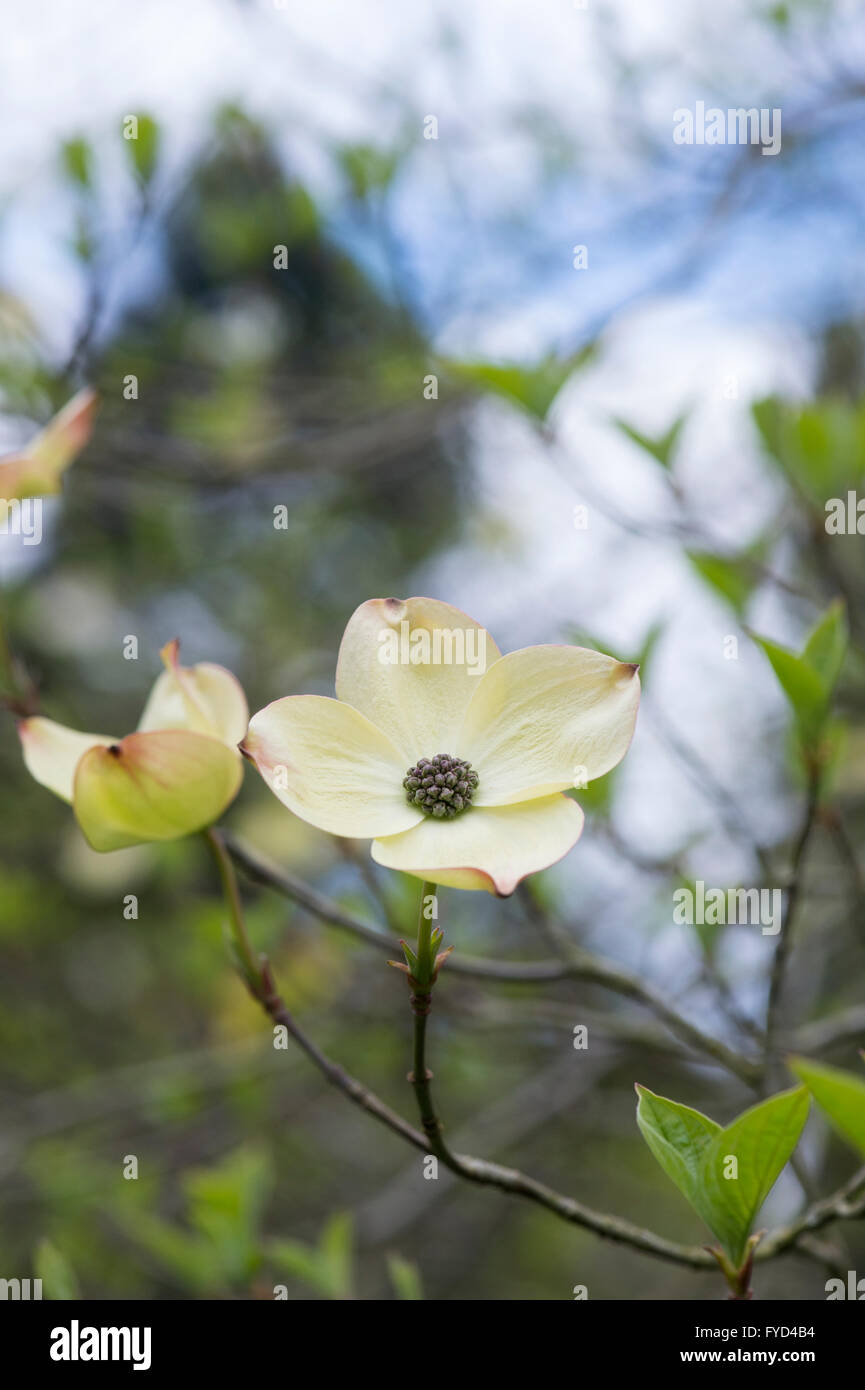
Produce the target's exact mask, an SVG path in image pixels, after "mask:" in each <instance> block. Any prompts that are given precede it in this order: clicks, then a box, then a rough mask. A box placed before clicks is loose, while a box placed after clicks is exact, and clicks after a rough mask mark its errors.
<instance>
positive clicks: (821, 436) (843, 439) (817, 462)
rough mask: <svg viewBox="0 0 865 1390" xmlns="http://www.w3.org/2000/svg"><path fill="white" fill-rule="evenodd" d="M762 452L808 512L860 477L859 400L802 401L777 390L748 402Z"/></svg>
mask: <svg viewBox="0 0 865 1390" xmlns="http://www.w3.org/2000/svg"><path fill="white" fill-rule="evenodd" d="M751 410H752V415H753V418H754V423H755V424H756V426H757V429H758V430H759V432H760V435H761V438H762V442H763V445H764V447H765V449H766V452H767V453H768V454H769V455H770V457H771V458H772V459H773V460H774V461H775V463H776V464H777V465H778V467H779V468H780V469H781V471H782V472H783V473H784V475H785V477H786V478H787V480H788V482H790V483H791V484H792V486H793V488H794V489H795V492H796V493H797V495H798V496H799V498H800V499H801V500H803V501H804V502H805V503H806V504H807V505H808V508H809V510H810V511H811V512H812V514H813V515H814V516H815V517H817V516H819V517H820V518H821V519H825V510H826V502H827V500H828V499H830V498H832V497H844V496H845V495H846V492H847V489H848V488H851V487H852V488H855V487H856V486H857V484H858V483H859V481H860V480H861V479H862V478H863V477H865V400H859V401H856V402H855V403H850V402H847V401H843V400H839V399H836V398H832V397H829V398H826V399H822V400H817V401H809V402H807V403H806V404H805V405H798V404H792V403H790V402H788V401H783V400H781V399H780V398H778V397H777V396H769V397H767V398H766V399H765V400H762V401H757V402H755V404H754V405H753V406H752V408H751Z"/></svg>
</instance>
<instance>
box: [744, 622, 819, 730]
mask: <svg viewBox="0 0 865 1390" xmlns="http://www.w3.org/2000/svg"><path fill="white" fill-rule="evenodd" d="M754 641H755V642H757V644H758V645H759V646H761V647H762V648H763V651H764V652H765V653H766V655H767V657H768V658H769V661H770V662H771V665H772V670H773V671H774V672H775V675H776V676H777V677H778V683H779V684H780V686H781V688H782V690H783V691H784V694H785V695H786V696H787V699H788V700H789V702H790V705H791V708H792V710H793V713H794V715H795V716H796V722H797V724H798V726H799V731H800V733H801V735H802V738H803V739H804V741H805V742H806V743H808V744H812V743H814V742H815V741H816V739H817V737H818V736H819V733H820V729H821V728H822V726H823V721H824V719H825V717H826V713H827V704H828V701H827V696H826V688H825V685H824V683H823V680H822V678H821V676H820V675H818V673H817V672H816V671H815V670H814V667H813V666H811V665H809V663H808V662H807V661H805V660H804V659H803V658H802V657H801V656H796V654H795V653H794V652H791V651H788V650H787V648H786V647H779V646H778V645H777V643H775V642H770V641H769V640H768V639H767V638H765V637H757V636H756V635H754Z"/></svg>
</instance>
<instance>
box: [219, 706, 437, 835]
mask: <svg viewBox="0 0 865 1390" xmlns="http://www.w3.org/2000/svg"><path fill="white" fill-rule="evenodd" d="M243 751H244V752H245V753H246V755H247V756H248V757H249V758H251V759H252V761H253V762H254V763H255V765H256V767H257V768H258V770H259V772H260V773H261V775H262V777H263V778H264V780H265V782H267V784H268V786H269V787H270V789H271V791H273V792H274V793H275V794H276V796H278V797H279V799H280V801H281V802H282V803H283V805H285V806H287V807H288V809H289V810H290V811H293V812H294V814H295V815H296V816H300V817H301V819H302V820H305V821H309V823H310V825H315V826H318V828H319V830H326V831H328V833H329V834H331V835H348V836H351V837H353V838H357V839H360V840H366V839H372V837H373V836H374V835H394V834H396V833H397V832H398V831H400V830H407V829H408V828H409V826H412V825H417V823H418V821H420V820H422V819H423V814H422V812H420V811H417V810H414V809H412V807H411V806H409V805H408V803H407V801H406V794H405V791H404V789H403V785H402V783H403V778H404V777H405V775H406V773H407V771H408V766H407V763H406V758H405V755H404V754H402V753H399V752H398V751H397V750H396V748H395V747H394V746H393V744H392V743H391V741H390V739H389V738H388V737H387V736H386V735H385V734H383V733H382V732H381V730H380V729H378V728H376V726H375V725H374V724H372V723H370V721H369V720H368V719H367V718H366V716H365V715H363V714H361V713H360V712H359V711H358V710H356V709H352V707H351V705H344V704H342V703H341V701H339V700H331V699H328V698H326V697H325V696H324V695H289V696H288V697H287V698H286V699H284V700H276V701H274V703H273V704H272V705H268V706H267V707H266V708H265V709H263V710H259V712H258V714H255V715H253V717H252V720H251V721H250V725H249V732H248V733H247V735H246V738H245V739H244V741H243Z"/></svg>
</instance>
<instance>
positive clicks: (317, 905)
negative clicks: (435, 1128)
mask: <svg viewBox="0 0 865 1390" xmlns="http://www.w3.org/2000/svg"><path fill="white" fill-rule="evenodd" d="M220 834H221V836H222V839H223V842H224V845H225V848H226V850H227V852H228V853H229V854H230V855H231V857H232V858H233V859H234V861H235V862H236V863H237V864H238V865H239V866H240V868H241V869H243V871H244V873H246V874H247V876H248V877H249V878H251V879H253V880H254V881H255V882H257V883H261V884H264V885H265V886H266V887H268V888H271V889H274V890H275V891H276V892H278V893H281V894H282V895H283V897H287V898H290V899H291V900H292V901H293V902H296V903H298V904H299V905H300V906H301V907H304V908H306V910H307V911H308V912H311V913H312V914H313V916H315V917H318V918H319V919H320V920H321V921H323V922H328V923H330V924H331V925H332V926H335V927H340V928H341V929H342V930H344V931H348V932H351V933H352V934H353V935H354V936H356V937H360V938H361V940H363V941H367V942H369V943H370V944H371V945H374V946H379V947H383V948H384V949H386V950H389V951H397V952H398V951H399V949H400V946H399V940H398V938H397V937H396V936H394V935H392V934H391V933H390V932H387V931H384V930H382V929H381V928H379V927H374V926H371V925H370V924H369V923H368V922H364V921H363V920H362V919H361V918H359V917H357V916H355V915H354V914H353V913H350V912H347V911H346V910H345V909H344V908H341V907H340V906H339V904H338V903H335V902H334V901H333V900H332V899H331V898H328V897H326V896H325V895H324V894H323V893H319V892H318V890H317V889H315V888H312V887H310V885H309V884H307V883H304V882H303V881H302V880H301V879H299V878H297V877H296V876H295V875H294V874H292V873H290V872H289V871H288V870H286V869H277V868H275V867H274V866H273V865H271V864H268V863H266V862H265V861H264V860H263V859H261V858H260V857H259V856H258V855H256V854H253V853H252V851H250V850H249V849H247V848H246V847H245V846H243V845H241V844H240V843H239V841H238V840H236V839H235V838H234V837H233V836H231V835H228V834H227V833H226V832H224V831H221V832H220ZM560 947H561V950H562V956H561V958H560V959H558V960H536V961H493V960H482V959H480V958H478V957H474V956H464V955H462V954H460V955H457V956H455V957H452V958H451V959H450V960H449V961H448V965H447V968H448V971H453V972H455V973H456V974H459V975H468V976H470V977H472V978H473V979H477V980H492V981H499V982H502V983H508V984H543V983H550V982H552V981H555V980H582V981H583V982H584V983H586V984H594V985H600V986H602V987H603V988H604V989H609V990H612V991H613V992H614V993H616V994H621V995H624V996H625V998H628V999H633V1000H634V1002H635V1003H638V1004H641V1005H643V1007H644V1008H647V1009H649V1010H650V1011H651V1012H652V1013H653V1014H654V1015H655V1017H656V1018H659V1019H660V1020H661V1022H662V1023H664V1024H665V1025H666V1027H667V1028H669V1030H670V1032H671V1033H672V1034H673V1035H674V1037H676V1038H678V1040H679V1041H680V1042H682V1043H685V1044H686V1045H687V1046H688V1047H690V1048H692V1049H693V1050H694V1051H696V1052H701V1053H702V1054H703V1055H704V1056H707V1057H710V1058H711V1059H712V1060H713V1061H714V1062H716V1063H717V1064H718V1065H719V1066H721V1067H723V1068H724V1069H725V1070H726V1071H728V1072H730V1073H731V1074H732V1075H733V1076H736V1077H737V1078H738V1079H739V1080H740V1081H744V1082H745V1083H746V1085H749V1086H752V1085H755V1084H756V1082H757V1081H758V1080H759V1078H760V1075H761V1068H760V1064H759V1062H757V1061H756V1060H752V1059H751V1058H749V1057H746V1056H744V1055H743V1054H741V1053H738V1052H736V1051H734V1049H733V1048H730V1047H728V1046H727V1044H726V1043H724V1042H721V1041H720V1040H719V1039H718V1038H713V1037H712V1036H711V1035H710V1034H708V1033H705V1032H704V1031H703V1030H702V1028H699V1027H698V1026H697V1025H696V1024H695V1023H691V1021H690V1020H689V1019H687V1018H685V1017H684V1016H683V1015H682V1014H680V1013H678V1011H677V1010H676V1009H674V1008H673V1007H672V1005H671V1004H669V1003H668V1002H667V1000H666V999H665V998H664V997H663V995H662V994H661V993H660V992H659V991H658V990H656V989H654V988H653V986H652V985H649V984H646V983H645V981H643V980H641V979H640V978H639V976H637V975H634V974H632V973H631V972H630V971H629V970H626V969H625V968H624V967H623V966H619V965H615V964H614V963H612V962H610V961H605V960H602V959H601V958H600V957H598V956H594V955H592V954H591V953H590V952H588V951H584V950H583V949H582V948H581V947H578V946H576V945H574V944H573V943H570V942H567V940H566V936H565V934H561V935H560Z"/></svg>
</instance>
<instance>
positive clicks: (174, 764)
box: [72, 729, 243, 852]
mask: <svg viewBox="0 0 865 1390" xmlns="http://www.w3.org/2000/svg"><path fill="white" fill-rule="evenodd" d="M242 778H243V764H242V763H241V761H240V758H239V757H238V756H237V752H236V750H234V749H231V748H226V746H225V744H224V743H221V742H220V741H219V739H216V738H211V737H210V736H209V735H208V734H195V733H189V732H188V731H186V730H183V729H165V730H161V731H159V732H158V733H144V734H142V733H138V734H129V735H128V737H126V738H124V739H121V740H120V742H119V743H112V744H111V746H110V747H109V748H103V747H97V748H91V749H90V751H89V752H88V753H85V754H84V757H83V758H82V759H81V760H80V762H79V763H78V766H77V768H76V771H75V785H74V792H73V798H72V804H73V806H74V809H75V815H76V817H77V820H78V824H79V825H80V826H81V829H82V830H83V831H84V834H85V836H86V838H87V841H88V843H89V844H90V845H91V846H92V847H93V849H97V850H100V851H103V852H105V851H108V850H113V849H125V848H126V847H127V846H128V845H140V844H147V843H149V842H150V841H153V840H176V839H179V838H180V837H181V836H183V835H190V834H191V833H192V832H193V831H195V830H202V829H203V828H204V827H205V826H208V825H212V824H213V822H214V821H215V820H218V818H219V816H220V815H221V814H222V812H223V811H224V810H225V808H226V806H228V805H229V803H230V802H231V801H233V800H234V798H235V796H236V795H237V792H238V790H239V788H240V783H241V780H242Z"/></svg>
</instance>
